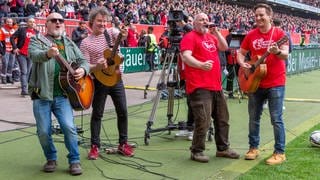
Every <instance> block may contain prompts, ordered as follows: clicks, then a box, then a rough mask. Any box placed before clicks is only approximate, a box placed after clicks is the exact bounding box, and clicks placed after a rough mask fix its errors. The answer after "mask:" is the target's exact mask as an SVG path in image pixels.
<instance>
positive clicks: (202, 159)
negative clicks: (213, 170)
mask: <svg viewBox="0 0 320 180" xmlns="http://www.w3.org/2000/svg"><path fill="white" fill-rule="evenodd" d="M191 160H194V161H198V162H202V163H207V162H209V156H206V155H204V154H203V152H195V153H191Z"/></svg>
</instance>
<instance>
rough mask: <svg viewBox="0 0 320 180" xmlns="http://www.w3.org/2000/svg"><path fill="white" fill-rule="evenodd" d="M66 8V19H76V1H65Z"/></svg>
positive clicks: (77, 6) (77, 7) (77, 5)
mask: <svg viewBox="0 0 320 180" xmlns="http://www.w3.org/2000/svg"><path fill="white" fill-rule="evenodd" d="M65 6H66V18H69V19H76V11H77V10H78V9H79V4H78V2H76V1H71V0H67V1H65Z"/></svg>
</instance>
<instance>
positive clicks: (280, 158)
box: [266, 153, 286, 165]
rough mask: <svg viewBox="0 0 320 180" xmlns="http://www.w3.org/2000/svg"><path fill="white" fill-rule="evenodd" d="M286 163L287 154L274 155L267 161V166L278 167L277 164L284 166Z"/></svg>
mask: <svg viewBox="0 0 320 180" xmlns="http://www.w3.org/2000/svg"><path fill="white" fill-rule="evenodd" d="M284 161H286V155H285V154H279V153H273V155H272V156H271V157H270V158H269V159H267V160H266V164H268V165H276V164H282V163H283V162H284Z"/></svg>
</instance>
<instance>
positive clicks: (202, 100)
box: [180, 13, 239, 162]
mask: <svg viewBox="0 0 320 180" xmlns="http://www.w3.org/2000/svg"><path fill="white" fill-rule="evenodd" d="M193 27H194V29H193V31H191V32H189V33H188V34H186V35H185V36H184V37H183V38H182V40H181V43H180V50H181V54H182V57H183V58H182V60H183V62H184V63H185V64H186V66H185V71H186V72H187V73H185V79H186V92H187V94H188V95H189V97H190V107H191V109H192V113H193V116H194V121H195V129H194V134H193V140H192V145H191V147H190V150H191V160H194V161H198V162H208V161H209V157H208V156H206V155H204V154H203V151H204V150H205V138H206V133H207V131H208V128H209V125H210V123H211V117H212V118H213V123H214V127H215V132H216V133H215V141H216V147H217V152H216V156H217V157H227V158H232V159H237V158H239V154H238V153H236V152H234V151H233V150H231V149H230V148H229V145H230V143H229V137H228V136H229V112H228V107H227V103H226V101H225V98H224V95H223V91H222V84H221V70H220V60H219V55H218V53H219V51H225V50H227V49H228V45H227V42H226V40H225V39H224V37H223V36H222V35H221V33H220V32H219V31H218V29H217V28H216V27H211V25H210V24H209V19H208V16H207V15H206V14H204V13H200V14H197V15H196V16H195V19H194V22H193Z"/></svg>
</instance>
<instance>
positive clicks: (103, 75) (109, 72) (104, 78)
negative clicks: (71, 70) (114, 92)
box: [93, 33, 123, 86]
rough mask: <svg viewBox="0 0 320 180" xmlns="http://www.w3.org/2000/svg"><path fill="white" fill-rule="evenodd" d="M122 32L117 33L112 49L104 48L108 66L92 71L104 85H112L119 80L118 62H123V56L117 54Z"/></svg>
mask: <svg viewBox="0 0 320 180" xmlns="http://www.w3.org/2000/svg"><path fill="white" fill-rule="evenodd" d="M121 39H122V34H121V33H119V35H118V37H117V39H116V41H115V43H114V46H113V48H112V50H110V49H106V50H104V52H103V56H104V58H105V59H106V61H107V64H108V67H107V68H106V69H102V70H98V71H94V72H93V74H94V76H95V77H96V79H97V80H98V81H99V82H101V83H102V84H104V85H105V86H114V85H116V84H117V83H118V82H119V81H120V80H121V72H120V69H119V66H120V64H121V63H122V62H123V57H122V56H119V55H118V54H117V50H118V47H119V45H120V41H121Z"/></svg>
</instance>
